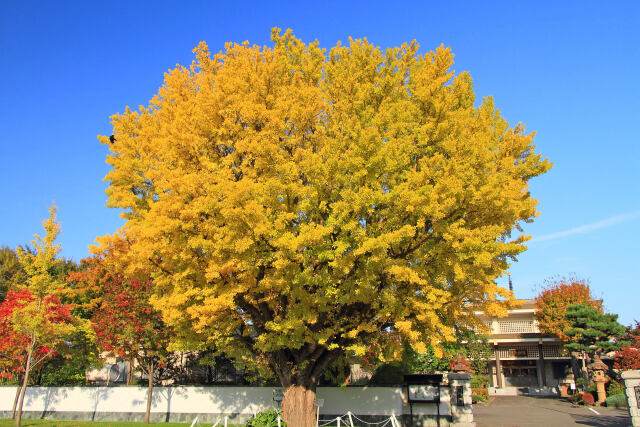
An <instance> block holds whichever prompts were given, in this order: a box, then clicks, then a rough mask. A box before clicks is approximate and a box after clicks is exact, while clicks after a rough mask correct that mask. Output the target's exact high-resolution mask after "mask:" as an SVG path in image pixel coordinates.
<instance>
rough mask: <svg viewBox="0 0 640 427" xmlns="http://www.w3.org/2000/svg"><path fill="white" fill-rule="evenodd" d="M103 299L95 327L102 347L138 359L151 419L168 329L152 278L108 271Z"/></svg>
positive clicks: (113, 352)
mask: <svg viewBox="0 0 640 427" xmlns="http://www.w3.org/2000/svg"><path fill="white" fill-rule="evenodd" d="M100 286H101V301H100V305H99V306H98V307H97V308H96V310H95V312H94V315H93V319H92V320H93V328H94V330H95V332H96V334H97V336H98V342H99V343H100V347H101V348H102V350H103V351H106V352H108V353H110V354H112V355H113V356H116V357H120V358H124V359H126V360H130V361H135V362H137V365H138V367H139V368H140V370H141V371H142V372H143V373H144V374H145V375H146V376H147V379H148V395H147V411H146V416H145V422H146V423H148V422H149V414H150V410H151V398H152V394H153V379H154V375H155V373H156V372H157V369H158V368H159V367H162V366H163V365H164V364H165V361H166V357H167V355H168V352H167V350H166V347H167V345H168V343H169V335H170V334H169V330H168V329H167V328H166V326H165V325H164V323H163V322H162V319H161V317H160V313H159V312H158V311H156V310H154V309H153V307H152V306H151V304H150V302H149V298H150V296H151V293H152V282H151V281H150V280H134V279H129V278H126V277H124V276H122V275H120V274H115V273H108V274H105V275H103V277H102V279H101V280H100Z"/></svg>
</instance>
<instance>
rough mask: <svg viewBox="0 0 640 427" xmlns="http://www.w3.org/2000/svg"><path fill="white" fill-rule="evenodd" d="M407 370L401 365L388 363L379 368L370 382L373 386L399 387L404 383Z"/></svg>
mask: <svg viewBox="0 0 640 427" xmlns="http://www.w3.org/2000/svg"><path fill="white" fill-rule="evenodd" d="M404 374H405V369H404V366H402V364H401V363H398V362H396V363H387V364H384V365H380V366H378V368H376V371H375V372H374V373H373V376H372V377H371V379H370V380H369V384H372V385H398V384H402V383H404Z"/></svg>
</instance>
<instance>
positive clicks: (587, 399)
mask: <svg viewBox="0 0 640 427" xmlns="http://www.w3.org/2000/svg"><path fill="white" fill-rule="evenodd" d="M580 398H581V400H582V403H584V404H585V405H593V404H594V403H595V401H596V400H595V399H594V398H593V394H591V393H582V395H581V397H580Z"/></svg>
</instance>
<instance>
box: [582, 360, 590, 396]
mask: <svg viewBox="0 0 640 427" xmlns="http://www.w3.org/2000/svg"><path fill="white" fill-rule="evenodd" d="M586 359H587V354H586V353H585V352H584V351H583V352H582V378H584V385H583V387H582V391H584V392H585V393H586V392H587V388H588V385H589V384H588V383H589V373H588V372H587V360H586Z"/></svg>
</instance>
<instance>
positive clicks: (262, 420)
mask: <svg viewBox="0 0 640 427" xmlns="http://www.w3.org/2000/svg"><path fill="white" fill-rule="evenodd" d="M278 416H281V415H280V411H276V410H275V409H269V410H268V411H265V412H260V413H259V414H257V415H256V416H255V417H253V418H251V419H250V420H249V421H248V422H247V427H277V426H278ZM280 425H281V426H282V427H286V426H287V424H286V423H285V422H284V421H282V419H280Z"/></svg>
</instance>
